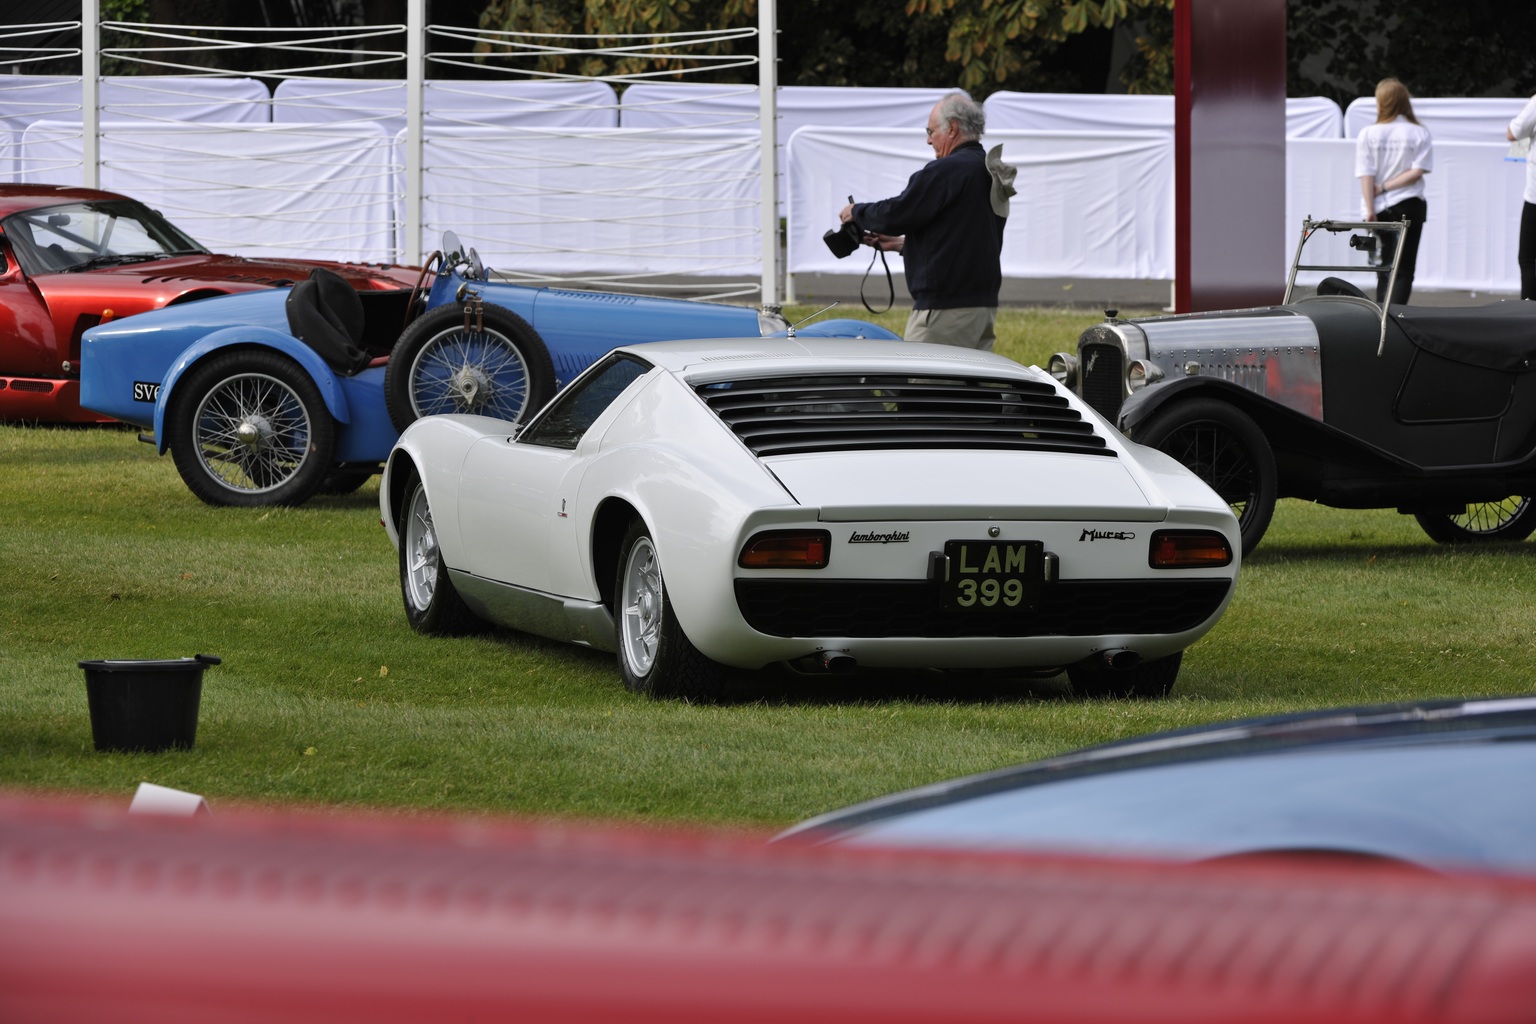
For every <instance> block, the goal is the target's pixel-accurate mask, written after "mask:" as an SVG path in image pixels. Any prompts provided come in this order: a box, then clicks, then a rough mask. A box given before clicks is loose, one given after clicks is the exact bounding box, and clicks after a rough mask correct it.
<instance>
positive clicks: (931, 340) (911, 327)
mask: <svg viewBox="0 0 1536 1024" xmlns="http://www.w3.org/2000/svg"><path fill="white" fill-rule="evenodd" d="M996 324H997V307H996V306H965V307H962V308H960V309H914V310H913V311H912V315H911V316H909V317H908V318H907V333H906V335H905V338H906V340H907V341H925V342H927V343H928V344H930V345H956V346H959V347H960V348H979V349H985V350H986V351H988V352H990V351H992V343H993V341H995V340H996V336H995V335H994V334H993V328H994V327H995V326H996Z"/></svg>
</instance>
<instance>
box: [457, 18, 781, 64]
mask: <svg viewBox="0 0 1536 1024" xmlns="http://www.w3.org/2000/svg"><path fill="white" fill-rule="evenodd" d="M756 23H757V0H490V3H488V4H487V5H486V7H485V10H484V11H483V12H482V13H481V15H480V27H481V28H482V29H489V30H492V31H497V32H525V33H547V34H551V35H561V36H578V35H607V36H637V37H641V38H638V39H636V40H634V42H635V44H636V48H637V49H644V46H645V43H646V41H647V40H648V39H656V38H658V37H661V36H667V35H672V34H674V33H679V32H705V31H718V30H721V29H728V28H739V27H746V26H753V25H755V24H756ZM550 42H551V43H552V44H553V49H558V48H560V47H561V46H567V47H569V48H570V49H577V47H570V46H569V42H568V41H565V42H562V41H559V40H551V41H550ZM675 43H676V41H675V40H674V45H673V46H672V47H671V53H669V54H668V55H667V56H648V55H635V56H620V57H617V58H609V59H604V58H601V57H596V56H592V55H584V54H581V53H579V52H578V53H569V52H565V53H562V52H548V53H544V54H542V55H539V56H537V57H534V58H532V59H530V60H522V59H521V58H520V57H518V56H515V54H517V53H519V52H525V51H520V49H518V48H510V47H507V46H503V45H500V44H499V43H498V42H497V41H494V40H488V41H485V42H481V43H480V44H479V45H477V47H476V50H477V51H478V52H480V53H482V54H485V55H486V57H487V58H488V59H491V58H496V57H501V58H509V63H508V64H507V65H506V66H507V67H508V68H509V69H511V70H524V71H536V72H539V73H541V74H581V75H593V76H602V75H634V74H642V73H652V72H658V71H673V72H681V71H686V70H690V69H694V68H697V67H699V66H700V63H701V62H700V61H698V60H695V59H692V56H691V55H713V54H721V53H729V52H732V47H731V45H730V44H729V43H719V42H715V43H700V44H696V45H693V46H682V47H679V46H677V45H675ZM721 77H723V78H724V79H725V80H739V79H740V78H741V77H742V76H741V75H739V74H737V75H731V74H729V73H727V74H725V75H723V76H721ZM752 77H753V78H754V79H755V78H756V75H755V74H754V75H753V76H752ZM716 80H717V81H718V80H721V79H720V78H717V79H716Z"/></svg>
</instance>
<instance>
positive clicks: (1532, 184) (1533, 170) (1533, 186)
mask: <svg viewBox="0 0 1536 1024" xmlns="http://www.w3.org/2000/svg"><path fill="white" fill-rule="evenodd" d="M1509 134H1511V135H1513V136H1514V137H1515V138H1517V139H1529V138H1531V136H1532V135H1536V96H1532V97H1531V98H1530V99H1529V100H1527V101H1526V104H1525V108H1524V109H1522V110H1521V111H1520V113H1518V114H1516V115H1515V119H1514V120H1513V121H1511V122H1509ZM1533 157H1536V153H1527V154H1526V156H1525V201H1526V202H1528V203H1536V159H1532V158H1533Z"/></svg>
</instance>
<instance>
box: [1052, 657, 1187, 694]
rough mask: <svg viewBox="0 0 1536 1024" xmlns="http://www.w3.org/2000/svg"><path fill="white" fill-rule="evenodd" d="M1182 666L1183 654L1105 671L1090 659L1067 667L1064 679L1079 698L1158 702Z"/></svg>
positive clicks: (1096, 660)
mask: <svg viewBox="0 0 1536 1024" xmlns="http://www.w3.org/2000/svg"><path fill="white" fill-rule="evenodd" d="M1183 663H1184V652H1183V651H1179V652H1178V653H1177V654H1170V655H1168V656H1167V657H1166V658H1157V659H1155V660H1153V661H1144V662H1142V663H1141V664H1140V665H1137V666H1136V667H1135V668H1133V669H1122V670H1118V671H1117V670H1115V669H1110V668H1105V667H1104V666H1103V665H1102V664H1100V663H1099V661H1098V659H1095V658H1090V659H1088V660H1087V661H1080V662H1078V663H1077V664H1076V665H1068V666H1067V679H1068V681H1070V682H1071V683H1072V691H1073V692H1074V693H1076V694H1077V695H1078V696H1079V697H1086V698H1089V699H1096V700H1104V699H1109V698H1123V697H1131V698H1134V699H1137V700H1161V699H1162V698H1164V697H1166V696H1168V694H1169V693H1171V692H1172V691H1173V684H1174V682H1175V680H1177V679H1178V678H1179V666H1180V665H1182V664H1183Z"/></svg>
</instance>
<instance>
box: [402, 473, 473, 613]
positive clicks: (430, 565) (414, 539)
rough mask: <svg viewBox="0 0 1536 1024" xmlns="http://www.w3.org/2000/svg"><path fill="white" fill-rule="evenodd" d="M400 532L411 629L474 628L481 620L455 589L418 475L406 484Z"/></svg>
mask: <svg viewBox="0 0 1536 1024" xmlns="http://www.w3.org/2000/svg"><path fill="white" fill-rule="evenodd" d="M397 525H398V528H399V532H400V597H401V599H402V600H403V601H404V603H405V618H406V620H407V621H408V622H410V624H411V628H412V629H414V630H416V632H418V633H426V634H428V635H429V636H457V635H459V634H462V633H468V632H471V631H473V630H474V629H475V628H476V627H477V626H479V625H480V619H479V618H478V617H477V616H476V615H475V613H474V612H472V611H470V609H469V606H468V605H466V604H465V603H464V598H462V597H460V596H459V592H458V591H457V590H455V589H454V586H453V580H452V579H451V578H450V577H449V576H448V567H447V566H446V565H444V564H443V559H442V554H441V552H440V551H439V550H438V546H437V528H436V527H435V526H434V525H433V522H432V507H431V505H430V504H429V503H428V502H427V489H426V488H425V487H424V486H422V483H421V479H420V478H419V477H413V478H412V479H411V480H410V481H409V482H408V483H407V484H406V487H405V504H404V505H403V506H402V511H401V513H400V522H399V523H398V524H397Z"/></svg>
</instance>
